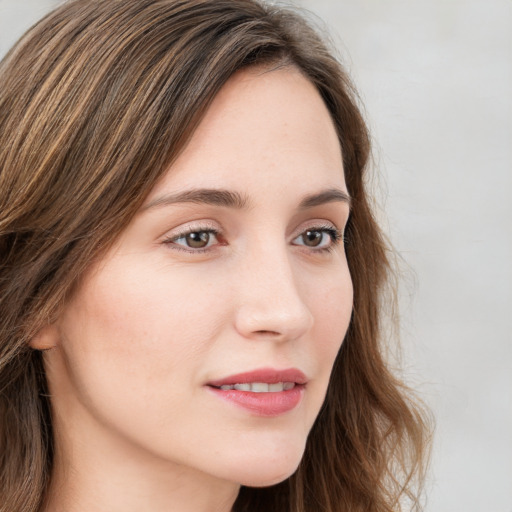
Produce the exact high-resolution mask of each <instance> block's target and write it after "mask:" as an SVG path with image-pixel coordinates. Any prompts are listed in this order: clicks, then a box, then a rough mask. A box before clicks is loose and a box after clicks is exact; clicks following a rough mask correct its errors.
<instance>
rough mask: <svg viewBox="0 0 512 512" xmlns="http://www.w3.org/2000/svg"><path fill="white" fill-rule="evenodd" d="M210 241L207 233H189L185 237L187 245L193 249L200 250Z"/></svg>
mask: <svg viewBox="0 0 512 512" xmlns="http://www.w3.org/2000/svg"><path fill="white" fill-rule="evenodd" d="M209 239H210V233H208V232H207V231H197V232H195V233H189V234H188V235H187V245H188V246H189V247H192V248H194V249H201V248H202V247H206V246H207V245H208V241H209Z"/></svg>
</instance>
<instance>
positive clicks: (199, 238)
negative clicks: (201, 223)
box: [165, 229, 219, 252]
mask: <svg viewBox="0 0 512 512" xmlns="http://www.w3.org/2000/svg"><path fill="white" fill-rule="evenodd" d="M217 235H218V233H217V231H215V230H213V229H202V230H197V231H189V232H188V233H183V234H181V235H178V236H175V237H173V238H169V239H168V240H165V244H167V245H169V246H171V247H173V248H175V249H180V250H185V251H189V252H195V251H194V250H196V252H199V251H200V250H201V249H205V250H208V249H210V248H211V246H213V245H215V244H218V242H219V240H218V239H217Z"/></svg>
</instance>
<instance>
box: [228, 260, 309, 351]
mask: <svg viewBox="0 0 512 512" xmlns="http://www.w3.org/2000/svg"><path fill="white" fill-rule="evenodd" d="M297 274H298V273H297V272H294V270H293V268H292V267H291V265H290V261H289V258H288V255H287V253H286V250H283V251H281V252H277V251H265V252H264V253H260V254H259V255H257V254H255V252H253V257H251V258H250V259H248V260H247V261H246V264H245V265H243V270H242V271H241V275H239V283H238V292H239V294H238V301H237V310H236V314H235V325H236V330H237V331H238V333H239V334H241V335H242V336H244V337H245V338H248V339H272V340H274V341H289V340H295V339H298V338H300V337H301V336H303V335H304V334H305V333H306V332H308V331H309V330H310V329H311V327H312V325H313V321H314V318H313V315H312V313H311V311H310V309H309V308H308V307H307V305H306V303H305V302H304V298H305V297H304V296H305V294H306V290H304V289H303V290H301V289H300V284H301V283H300V279H299V275H297Z"/></svg>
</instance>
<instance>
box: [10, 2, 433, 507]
mask: <svg viewBox="0 0 512 512" xmlns="http://www.w3.org/2000/svg"><path fill="white" fill-rule="evenodd" d="M0 141H1V142H0V212H1V214H0V236H1V238H0V240H1V241H0V254H1V270H0V272H1V274H0V285H1V295H0V300H1V303H0V304H1V331H0V332H1V334H0V336H1V337H0V390H1V394H0V418H1V419H0V453H1V473H0V474H1V478H0V510H1V511H2V512H6V511H9V512H11V511H24V512H26V511H44V512H55V511H60V510H66V511H68V512H73V511H75V510H76V511H78V510H95V511H102V510H109V511H115V510H123V511H130V510H151V511H161V510H162V511H163V510H166V511H168V510H176V511H180V512H186V511H196V512H198V511H213V510H215V511H219V512H223V511H230V510H233V511H248V512H254V511H286V510H288V511H290V512H291V511H293V512H299V511H300V512H313V511H319V510H325V511H330V512H334V511H336V512H341V511H349V510H350V511H365V512H369V511H372V512H373V511H375V512H377V511H378V512H384V511H386V512H388V511H392V510H393V511H396V510H399V509H400V506H401V505H400V504H402V505H404V507H405V508H407V509H413V508H417V507H419V505H418V500H417V494H416V493H417V491H418V484H421V476H422V470H423V467H424V450H425V440H426V437H425V423H424V421H423V417H422V413H421V409H419V408H418V406H417V405H415V403H414V402H413V401H411V400H410V399H409V398H408V394H407V391H406V389H405V388H404V387H403V385H402V384H401V383H400V382H399V381H398V380H396V379H395V378H394V377H393V376H392V375H391V373H390V372H389V371H388V368H387V366H386V363H385V361H384V359H383V356H382V348H381V344H380V343H381V340H380V323H379V318H380V304H381V301H382V300H384V298H383V297H382V292H383V290H384V286H385V283H386V279H387V276H388V272H389V270H388V269H389V265H388V261H387V255H386V253H387V249H386V246H385V244H384V242H383V238H382V235H381V234H380V231H379V229H378V227H377V225H376V223H375V221H374V218H373V216H372V213H371V209H370V206H369V203H370V199H369V197H368V195H367V191H366V189H365V185H364V170H365V165H366V163H367V159H368V153H369V144H368V135H367V131H366V127H365V124H364V122H363V120H362V118H361V115H360V113H359V111H358V108H357V105H356V101H355V95H354V92H353V90H352V88H351V85H350V82H349V80H348V78H347V76H346V75H345V73H344V72H343V70H342V68H341V67H340V65H339V64H338V62H337V61H336V60H335V59H334V58H333V57H332V55H331V54H330V53H329V51H328V50H327V49H326V48H325V46H324V45H323V43H322V42H321V41H320V39H319V37H318V36H317V35H316V34H315V32H314V31H313V30H312V29H311V28H310V27H309V26H308V25H307V23H306V22H304V21H303V20H302V19H301V18H300V17H298V16H297V15H296V14H293V13H291V12H288V11H286V10H283V9H278V8H275V7H269V6H263V5H261V4H260V3H258V2H256V1H254V0H238V1H236V2H233V1H232V0H182V1H177V0H123V1H112V2H99V1H96V0H75V1H71V2H67V3H65V4H64V5H62V6H61V7H59V8H58V9H57V10H56V11H54V12H53V13H51V14H50V15H48V16H47V17H46V18H45V19H43V20H42V21H41V22H40V23H38V24H37V25H36V26H35V27H33V28H32V29H31V30H30V31H29V32H28V33H27V34H26V35H25V36H24V37H23V38H22V39H21V41H20V42H19V43H18V44H17V45H16V46H15V47H14V48H13V49H12V50H11V52H10V53H9V54H8V55H7V56H6V57H5V59H4V60H3V62H2V65H1V67H0Z"/></svg>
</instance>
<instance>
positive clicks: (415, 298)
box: [0, 0, 512, 512]
mask: <svg viewBox="0 0 512 512" xmlns="http://www.w3.org/2000/svg"><path fill="white" fill-rule="evenodd" d="M56 4H57V2H54V1H52V0H0V55H3V54H4V53H5V52H6V51H7V49H8V48H9V47H10V45H11V44H13V43H14V41H15V40H16V39H17V37H19V36H20V35H21V33H22V32H23V31H24V30H25V29H26V28H28V27H29V26H30V25H31V24H32V23H33V22H34V21H35V20H37V19H38V18H39V17H40V16H41V15H43V14H44V13H45V12H46V11H47V10H48V9H50V7H51V6H53V5H56ZM295 5H299V6H302V7H304V8H306V9H309V10H310V11H312V12H313V13H315V14H316V15H318V16H320V17H321V18H322V19H324V20H327V26H328V27H329V29H330V32H331V35H332V39H333V41H334V43H335V44H336V46H337V47H338V48H339V53H340V56H341V58H342V59H343V60H344V61H345V62H346V64H347V67H348V68H349V70H350V72H351V74H352V76H353V77H354V80H355V82H356V84H357V85H358V87H359V90H360V93H361V96H362V99H363V101H364V104H365V105H366V113H367V118H368V120H369V123H370V126H371V129H372V133H373V137H374V150H375V168H376V171H378V173H379V176H380V177H379V179H378V180H377V182H378V183H379V186H380V194H379V197H380V202H381V204H382V205H383V207H384V210H385V212H386V218H383V222H384V223H385V226H386V229H387V230H388V232H389V234H390V237H391V239H392V241H393V243H394V245H395V247H396V248H397V249H398V251H399V252H400V254H401V256H402V258H403V260H404V268H405V272H404V274H405V281H404V286H403V287H402V289H401V305H402V319H403V323H402V325H403V329H402V343H403V345H404V352H405V363H406V375H407V377H408V379H409V380H410V382H412V383H413V384H414V385H415V386H416V387H417V389H418V390H419V391H420V393H422V395H423V397H424V398H425V399H426V401H427V402H428V403H429V404H430V406H431V407H432V409H433V411H434V414H435V416H436V419H437V431H436V437H435V444H434V455H433V464H432V469H431V476H430V479H429V484H428V504H427V510H428V511H431V512H458V511H464V512H512V335H511V333H512V311H511V310H512V292H511V289H512V227H511V225H512V207H511V200H510V195H511V190H512V150H511V147H512V94H511V91H512V2H511V1H510V0H487V1H483V0H465V1H464V2H462V1H460V0H413V1H411V0H409V1H405V0H342V1H341V0H315V1H313V0H296V2H295Z"/></svg>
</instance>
